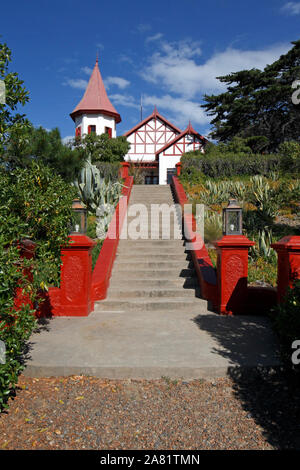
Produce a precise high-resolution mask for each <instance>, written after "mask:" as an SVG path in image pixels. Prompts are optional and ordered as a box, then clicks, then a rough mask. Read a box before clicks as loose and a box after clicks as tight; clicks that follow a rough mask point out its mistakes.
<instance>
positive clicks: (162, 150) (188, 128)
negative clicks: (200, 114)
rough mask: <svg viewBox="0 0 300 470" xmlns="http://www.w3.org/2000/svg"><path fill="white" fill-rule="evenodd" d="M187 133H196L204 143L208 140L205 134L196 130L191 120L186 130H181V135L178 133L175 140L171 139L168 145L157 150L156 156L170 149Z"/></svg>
mask: <svg viewBox="0 0 300 470" xmlns="http://www.w3.org/2000/svg"><path fill="white" fill-rule="evenodd" d="M185 135H195V136H196V137H198V139H200V140H202V141H203V143H206V142H208V140H207V139H206V138H205V137H203V135H200V134H199V133H198V132H196V131H195V130H194V129H193V127H192V125H191V122H189V125H188V126H187V128H186V129H185V131H183V132H181V133H180V134H179V135H177V136H176V137H175V138H174V139H173V140H171V142H167V143H166V145H165V146H164V147H162V148H161V149H160V150H158V151H157V152H156V154H155V155H156V157H157V156H158V155H159V154H160V153H162V152H164V151H165V150H166V149H168V148H169V147H171V145H174V144H176V142H178V140H180V139H181V138H182V137H184V136H185Z"/></svg>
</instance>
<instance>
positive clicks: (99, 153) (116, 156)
mask: <svg viewBox="0 0 300 470" xmlns="http://www.w3.org/2000/svg"><path fill="white" fill-rule="evenodd" d="M72 145H73V146H74V147H75V148H83V149H84V151H85V157H86V158H89V159H90V160H91V162H92V163H97V162H110V163H114V162H121V161H123V160H124V156H125V155H126V154H127V152H128V150H129V148H130V144H129V143H128V142H127V139H126V137H123V136H120V137H115V138H112V139H111V138H109V136H108V134H101V135H96V134H94V133H93V134H88V135H85V136H83V137H82V138H81V139H78V138H77V139H75V140H74V141H73V142H72Z"/></svg>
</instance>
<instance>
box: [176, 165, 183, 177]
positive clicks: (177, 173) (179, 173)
mask: <svg viewBox="0 0 300 470" xmlns="http://www.w3.org/2000/svg"><path fill="white" fill-rule="evenodd" d="M175 166H176V175H177V176H180V175H181V169H182V163H181V162H178V163H176V165H175Z"/></svg>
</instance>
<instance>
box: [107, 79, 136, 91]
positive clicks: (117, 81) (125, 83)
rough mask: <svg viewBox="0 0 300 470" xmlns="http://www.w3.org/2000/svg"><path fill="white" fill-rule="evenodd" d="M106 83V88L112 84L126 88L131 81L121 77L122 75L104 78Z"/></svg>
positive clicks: (122, 88)
mask: <svg viewBox="0 0 300 470" xmlns="http://www.w3.org/2000/svg"><path fill="white" fill-rule="evenodd" d="M104 85H105V88H106V89H109V87H110V86H111V85H116V86H117V87H118V88H120V89H121V90H124V88H126V87H127V86H128V85H130V82H129V81H128V80H126V79H125V78H121V77H107V78H106V79H105V80H104Z"/></svg>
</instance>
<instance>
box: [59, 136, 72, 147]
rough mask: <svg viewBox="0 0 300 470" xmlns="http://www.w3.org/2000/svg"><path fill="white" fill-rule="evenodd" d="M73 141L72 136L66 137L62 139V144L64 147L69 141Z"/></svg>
mask: <svg viewBox="0 0 300 470" xmlns="http://www.w3.org/2000/svg"><path fill="white" fill-rule="evenodd" d="M73 139H74V135H67V136H66V137H64V138H63V139H61V140H62V143H63V144H64V145H66V144H68V143H69V142H70V141H72V140H73Z"/></svg>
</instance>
